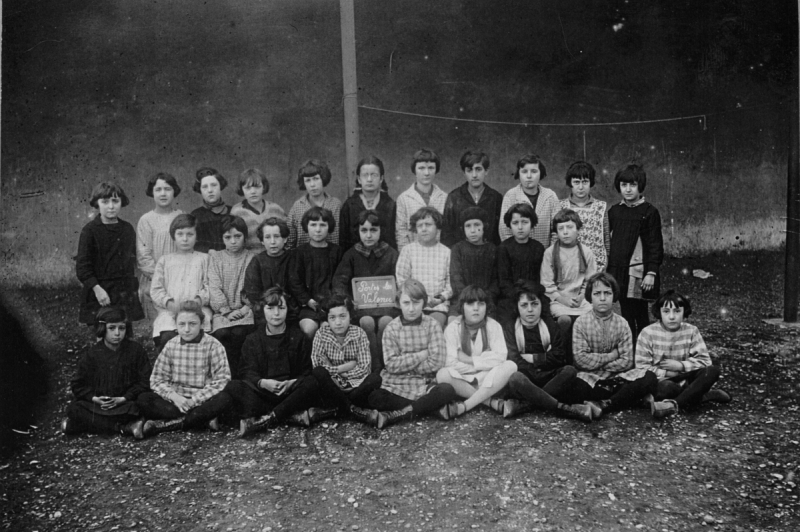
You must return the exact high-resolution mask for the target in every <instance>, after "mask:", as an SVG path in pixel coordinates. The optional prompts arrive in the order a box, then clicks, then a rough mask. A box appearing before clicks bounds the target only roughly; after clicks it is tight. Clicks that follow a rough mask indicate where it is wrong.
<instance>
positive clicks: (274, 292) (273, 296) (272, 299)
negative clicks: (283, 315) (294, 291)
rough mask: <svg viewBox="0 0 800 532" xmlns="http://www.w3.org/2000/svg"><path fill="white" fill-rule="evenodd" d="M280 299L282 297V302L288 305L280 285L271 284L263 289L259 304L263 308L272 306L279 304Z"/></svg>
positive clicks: (284, 292)
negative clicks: (271, 285)
mask: <svg viewBox="0 0 800 532" xmlns="http://www.w3.org/2000/svg"><path fill="white" fill-rule="evenodd" d="M281 299H283V302H284V303H286V304H287V307H288V301H287V295H286V291H285V290H284V289H283V288H281V287H280V286H273V287H272V288H269V289H267V290H265V291H264V293H263V294H262V295H261V304H262V305H263V306H264V308H266V307H274V306H276V305H280V304H281Z"/></svg>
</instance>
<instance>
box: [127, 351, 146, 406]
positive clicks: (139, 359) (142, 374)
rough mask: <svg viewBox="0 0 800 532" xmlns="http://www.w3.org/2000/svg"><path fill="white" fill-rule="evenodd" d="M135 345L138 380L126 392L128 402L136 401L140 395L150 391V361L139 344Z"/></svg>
mask: <svg viewBox="0 0 800 532" xmlns="http://www.w3.org/2000/svg"><path fill="white" fill-rule="evenodd" d="M134 345H135V347H134V349H135V350H136V355H135V356H136V369H137V372H136V374H137V380H136V382H134V383H131V385H130V387H129V388H128V389H127V390H126V391H125V395H124V396H123V397H125V399H126V400H128V401H135V400H136V398H137V397H139V395H140V394H143V393H144V392H146V391H148V390H149V389H150V386H149V382H150V372H151V368H150V360H149V359H148V358H147V354H146V353H145V352H144V349H142V347H141V346H140V345H139V344H134Z"/></svg>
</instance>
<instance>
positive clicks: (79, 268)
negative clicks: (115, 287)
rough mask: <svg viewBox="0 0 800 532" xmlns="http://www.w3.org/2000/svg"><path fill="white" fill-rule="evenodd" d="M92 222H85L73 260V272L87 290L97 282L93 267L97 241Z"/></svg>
mask: <svg viewBox="0 0 800 532" xmlns="http://www.w3.org/2000/svg"><path fill="white" fill-rule="evenodd" d="M98 216H99V215H98ZM92 223H93V222H89V223H88V224H86V226H84V228H83V230H82V231H81V236H80V239H79V240H78V255H77V257H76V260H75V273H76V274H77V276H78V280H79V281H80V282H81V283H82V284H83V286H84V287H86V289H87V290H91V289H93V288H94V287H95V286H97V284H98V282H97V272H96V271H95V268H94V259H95V255H96V254H97V253H98V251H97V243H96V242H95V238H94V235H93V234H92V231H91V227H90V226H91V224H92Z"/></svg>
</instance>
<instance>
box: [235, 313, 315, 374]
mask: <svg viewBox="0 0 800 532" xmlns="http://www.w3.org/2000/svg"><path fill="white" fill-rule="evenodd" d="M241 360H242V370H241V375H242V380H243V381H245V382H246V383H248V384H249V385H250V386H251V387H253V388H254V389H255V390H260V388H259V387H258V381H259V380H261V379H274V380H280V381H283V380H287V379H296V378H298V377H302V376H305V375H310V374H311V367H312V365H311V341H310V340H309V339H308V337H307V336H306V335H305V334H303V331H301V330H300V328H299V327H297V326H296V325H287V327H286V330H285V331H284V332H283V333H281V334H275V335H267V331H266V329H265V327H259V329H258V330H257V331H256V332H254V333H252V334H250V335H249V336H248V337H247V338H246V339H245V341H244V345H242V359H241Z"/></svg>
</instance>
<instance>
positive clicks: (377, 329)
mask: <svg viewBox="0 0 800 532" xmlns="http://www.w3.org/2000/svg"><path fill="white" fill-rule="evenodd" d="M384 233H388V234H392V230H391V227H389V228H386V227H385V225H384V222H383V218H382V217H381V216H380V215H379V214H378V213H377V212H375V211H361V212H360V213H359V214H358V236H359V238H360V242H358V243H357V244H356V245H355V246H353V247H352V248H350V249H348V250H347V251H346V252H345V253H344V256H343V257H342V260H341V262H339V267H338V268H337V269H336V273H335V274H334V276H333V292H334V293H335V294H346V295H348V296H350V299H351V300H352V299H353V287H352V283H351V281H352V280H353V278H355V277H381V276H387V275H391V276H392V277H394V273H395V266H396V265H397V257H398V253H397V250H395V249H394V248H392V247H391V246H389V244H387V243H386V242H384V241H383V235H384ZM397 314H398V312H397V310H396V309H394V308H370V309H363V310H359V311H357V312H356V317H357V319H358V325H359V326H360V327H361V328H362V329H364V332H366V333H367V338H368V339H369V345H370V351H371V352H372V371H373V373H380V371H381V370H382V369H383V354H382V350H381V342H382V338H383V331H384V329H385V328H386V326H387V325H388V324H389V322H390V321H392V319H393V318H394V317H396V316H397ZM376 333H377V334H376Z"/></svg>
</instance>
